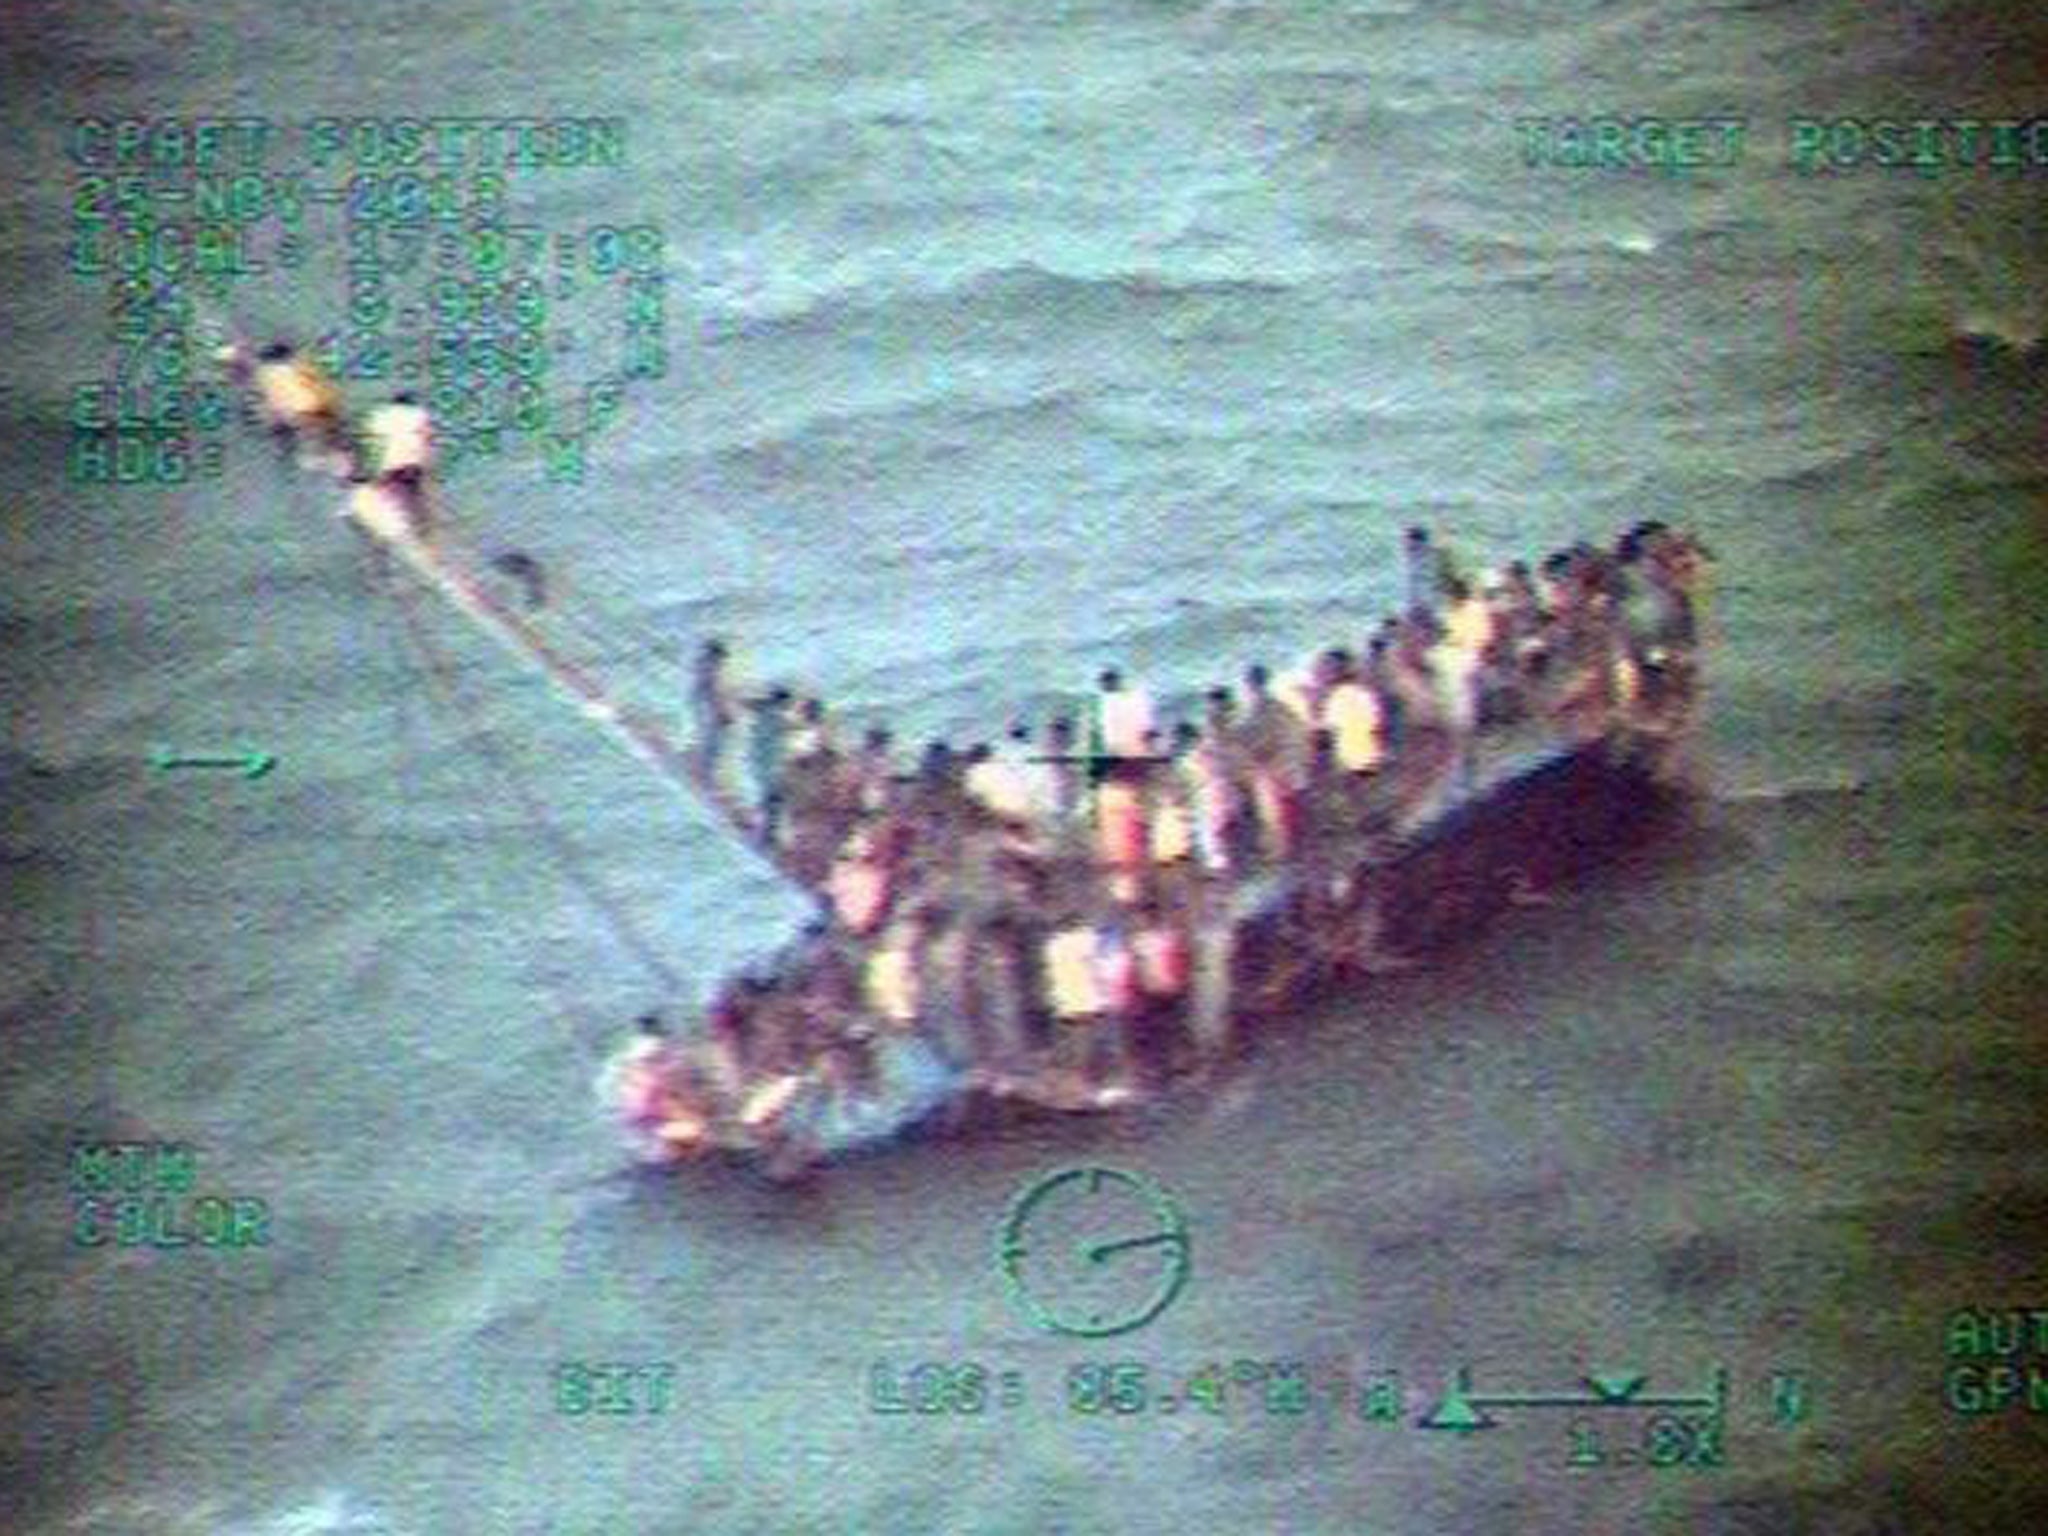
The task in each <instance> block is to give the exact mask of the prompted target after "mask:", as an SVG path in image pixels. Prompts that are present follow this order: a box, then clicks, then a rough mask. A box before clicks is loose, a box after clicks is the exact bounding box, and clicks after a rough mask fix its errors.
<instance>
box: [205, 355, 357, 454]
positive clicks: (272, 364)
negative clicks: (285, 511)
mask: <svg viewBox="0 0 2048 1536" xmlns="http://www.w3.org/2000/svg"><path fill="white" fill-rule="evenodd" d="M230 371H231V372H232V371H233V368H232V364H231V368H230ZM250 382H251V383H252V384H253V385H254V386H255V390H256V398H257V404H258V407H259V409H260V410H261V412H262V415H263V419H264V421H265V422H266V423H267V424H268V426H269V427H270V430H271V433H272V435H273V436H275V437H276V438H277V440H278V441H279V443H280V444H281V445H285V446H295V447H296V448H297V449H298V451H299V460H300V462H301V463H302V464H305V465H307V466H308V467H309V468H323V469H326V470H328V471H329V472H330V473H332V474H336V475H345V474H347V473H348V472H349V471H350V469H351V468H352V467H353V458H354V455H353V454H352V453H351V451H350V447H349V441H348V433H347V431H346V429H345V428H344V426H343V424H342V416H343V412H342V399H341V390H340V388H339V386H337V385H336V384H335V382H334V380H333V379H331V378H329V377H328V376H327V374H326V372H325V371H324V370H323V369H322V368H321V367H320V365H319V364H318V363H316V362H314V361H313V359H312V358H310V357H308V356H306V355H305V354H304V353H303V352H300V351H298V350H297V349H296V348H294V347H293V346H292V345H291V343H290V342H286V341H274V342H272V343H270V345H269V346H267V347H265V348H264V349H263V350H262V351H261V352H259V353H257V355H256V362H255V365H254V367H253V368H252V369H251V370H250Z"/></svg>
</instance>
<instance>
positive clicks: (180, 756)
mask: <svg viewBox="0 0 2048 1536" xmlns="http://www.w3.org/2000/svg"><path fill="white" fill-rule="evenodd" d="M149 762H150V766H151V767H152V768H157V769H160V770H162V771H163V772H165V773H169V772H171V771H172V770H173V769H177V768H215V769H233V770H236V771H239V772H240V773H241V775H242V777H243V778H245V779H260V778H262V777H263V775H265V774H266V773H268V772H270V770H271V769H273V768H275V767H276V766H277V759H276V758H275V757H273V756H272V755H271V754H270V753H268V752H257V751H253V750H251V751H247V752H231V753H223V752H213V753H208V752H173V751H172V750H171V749H170V748H169V747H158V748H157V749H156V750H155V751H153V752H151V753H150V754H149Z"/></svg>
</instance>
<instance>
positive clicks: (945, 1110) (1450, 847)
mask: <svg viewBox="0 0 2048 1536" xmlns="http://www.w3.org/2000/svg"><path fill="white" fill-rule="evenodd" d="M1681 799H1682V791H1681V790H1680V789H1679V788H1678V787H1677V786H1676V785H1675V784H1674V783H1672V782H1671V781H1670V780H1669V779H1667V778H1666V777H1665V776H1664V775H1663V774H1662V773H1661V772H1660V771H1659V768H1658V766H1657V763H1656V761H1655V758H1654V755H1648V754H1644V753H1641V752H1636V751H1630V750H1624V749H1622V748H1620V747H1617V746H1615V745H1613V744H1611V743H1609V742H1606V741H1600V742H1593V743H1588V744H1586V745H1583V746H1579V747H1574V748H1569V749H1560V750H1553V751H1550V752H1546V753H1539V754H1535V755H1532V756H1531V757H1529V758H1528V759H1526V760H1524V762H1523V763H1521V764H1519V765H1516V766H1514V767H1510V768H1506V769H1503V770H1502V771H1501V773H1500V775H1499V776H1498V777H1496V778H1494V779H1492V780H1491V782H1489V783H1487V784H1486V785H1485V786H1484V787H1483V788H1481V789H1480V790H1479V791H1477V792H1476V793H1474V794H1472V795H1471V796H1470V797H1469V798H1466V799H1464V800H1463V801H1461V802H1460V803H1458V804H1457V805H1455V806H1453V807H1451V808H1449V809H1446V810H1443V811H1441V812H1439V813H1438V814H1436V815H1434V816H1432V817H1430V818H1429V819H1428V820H1426V821H1424V822H1422V823H1420V824H1418V825H1417V826H1415V827H1414V828H1412V829H1411V831H1410V833H1409V834H1408V835H1407V836H1406V837H1405V838H1402V839H1400V840H1399V841H1397V842H1395V843H1393V844H1392V845H1391V846H1390V847H1388V848H1386V849H1384V850H1383V851H1382V856H1381V857H1379V858H1377V859H1374V860H1370V861H1367V862H1364V863H1362V864H1360V865H1358V866H1357V867H1355V868H1353V869H1351V870H1349V871H1345V872H1343V873H1341V874H1340V875H1338V876H1337V877H1336V878H1335V879H1333V878H1332V876H1331V874H1330V872H1329V871H1328V870H1327V869H1325V870H1323V871H1322V872H1320V873H1311V872H1310V871H1309V870H1306V869H1299V870H1298V869H1294V868H1289V869H1288V870H1286V871H1283V872H1281V873H1279V874H1277V875H1275V876H1272V877H1269V878H1268V879H1267V880H1265V881H1264V882H1263V883H1262V884H1261V885H1260V886H1259V887H1258V888H1256V889H1254V890H1247V891H1243V892H1240V893H1238V899H1237V901H1236V902H1235V904H1234V912H1233V913H1232V914H1231V915H1228V916H1223V917H1220V918H1219V919H1218V921H1220V922H1221V923H1222V924H1223V926H1224V927H1225V928H1227V930H1228V932H1229V935H1230V939H1229V943H1230V949H1229V952H1228V953H1229V962H1228V964H1229V997H1230V999H1231V1002H1230V1007H1229V1009H1228V1013H1229V1015H1230V1019H1231V1025H1232V1027H1231V1029H1230V1034H1231V1035H1232V1036H1233V1037H1234V1038H1235V1039H1237V1040H1247V1039H1251V1038H1254V1037H1255V1036H1256V1037H1263V1036H1265V1035H1267V1034H1269V1033H1270V1029H1268V1028H1267V1027H1265V1026H1266V1025H1268V1024H1269V1023H1270V1021H1271V1020H1272V1018H1273V1017H1274V1015H1276V1014H1278V1013H1281V1012H1284V1011H1286V1010H1288V1009H1289V1008H1292V1007H1295V1006H1298V1005H1300V1004H1302V1003H1304V1002H1306V1001H1307V1000H1308V999H1310V998H1311V997H1315V996H1321V995H1327V994H1328V993H1329V992H1331V991H1332V990H1333V989H1336V988H1339V987H1346V986H1349V987H1365V986H1369V985H1370V984H1371V975H1370V973H1371V972H1372V971H1374V970H1375V969H1380V968H1384V967H1386V966H1388V965H1407V964H1412V963H1416V962H1419V961H1422V960H1425V959H1427V958H1429V957H1430V956H1432V955H1436V954H1439V953H1441V952H1443V951H1445V950H1447V949H1450V948H1452V947H1455V946H1457V945H1461V944H1463V943H1465V942H1467V941H1469V940H1470V939H1471V938H1472V937H1474V936H1475V935H1476V933H1477V932H1478V931H1479V930H1480V929H1481V928H1483V927H1484V926H1485V925H1486V924H1487V923H1488V922H1490V921H1491V920H1493V919H1494V918H1496V917H1498V916H1500V915H1501V914H1502V913H1503V912H1504V911H1505V910H1506V909H1508V908H1510V907H1512V906H1515V905H1518V904H1522V903H1525V902H1526V901H1528V900H1530V899H1532V898H1534V899H1540V897H1541V894H1542V893H1543V892H1545V891H1547V890H1549V889H1551V888H1553V887H1556V886H1559V885H1563V884H1565V883H1568V882H1570V881H1572V880H1574V879H1575V878H1578V877H1580V876H1582V875H1584V874H1586V873H1587V872H1589V871H1590V870H1591V869H1593V868H1594V867H1596V866H1598V865H1601V864H1603V863H1606V862H1609V861H1611V860H1613V859H1614V858H1616V857H1617V856H1619V855H1620V854H1621V853H1623V852H1624V851H1626V850H1627V849H1628V848H1630V847H1632V846H1634V845H1637V844H1639V843H1641V842H1642V841H1643V840H1644V839H1646V838H1647V837H1649V836H1651V835H1652V834H1653V833H1654V832H1655V831H1656V829H1657V828H1658V826H1659V825H1660V824H1662V823H1664V822H1665V821H1667V820H1668V818H1669V817H1670V815H1671V813H1672V812H1673V811H1674V809H1675V808H1676V807H1677V805H1678V804H1679V803H1680V801H1681ZM819 942H821V943H822V942H829V941H825V940H821V941H819ZM807 964H808V960H807V956H806V952H805V950H803V949H801V948H800V949H798V950H797V951H795V952H793V953H792V954H790V955H789V957H788V962H787V967H788V968H787V972H786V976H787V977H789V978H794V977H797V976H800V975H801V974H802V973H803V971H804V970H805V969H806V968H807ZM1252 1024H1258V1025H1259V1026H1260V1027H1259V1028H1258V1029H1256V1030H1252V1029H1249V1028H1247V1026H1249V1025H1252ZM1148 1032H1149V1033H1151V1034H1153V1035H1154V1036H1158V1035H1160V1034H1162V1033H1163V1034H1164V1035H1166V1036H1167V1037H1169V1038H1171V1037H1174V1036H1178V1037H1179V1038H1180V1039H1182V1040H1183V1041H1185V1039H1186V1037H1187V1020H1186V1019H1185V1018H1178V1019H1167V1020H1163V1021H1162V1020H1157V1019H1155V1020H1152V1021H1151V1023H1150V1029H1149V1031H1148ZM880 1049H881V1050H882V1051H883V1052H884V1054H885V1058H886V1059H885V1069H884V1071H883V1073H882V1081H883V1089H882V1091H881V1092H880V1093H879V1094H870V1095H867V1096H864V1097H863V1098H862V1100H861V1101H860V1102H859V1103H858V1104H857V1105H855V1104H847V1103H843V1102H840V1101H835V1100H833V1099H832V1098H831V1097H830V1096H829V1095H827V1094H825V1093H823V1092H822V1091H818V1092H813V1093H810V1094H807V1095H806V1096H805V1099H804V1100H803V1101H802V1102H801V1103H800V1104H799V1105H798V1107H797V1108H796V1109H795V1110H794V1111H793V1112H792V1114H791V1116H790V1117H789V1119H788V1120H787V1121H786V1122H785V1123H781V1124H778V1125H777V1126H776V1127H774V1128H773V1130H772V1131H764V1133H763V1135H762V1137H761V1139H760V1141H759V1143H758V1144H752V1143H742V1144H740V1145H738V1146H734V1145H731V1144H730V1143H729V1144H728V1146H727V1150H728V1151H729V1152H735V1153H737V1154H738V1155H740V1156H741V1157H742V1158H743V1159H746V1160H750V1161H754V1160H758V1161H760V1162H762V1163H764V1164H765V1165H766V1166H767V1167H768V1168H769V1169H770V1170H771V1171H775V1172H778V1173H785V1174H786V1173H789V1172H792V1171H795V1170H798V1169H800V1168H802V1167H805V1166H809V1165H812V1164H815V1163H819V1162H827V1161H832V1160H836V1159H839V1158H842V1157H846V1156H850V1155H853V1154H856V1153H860V1152H863V1151H867V1150H871V1149H874V1148H877V1147H880V1146H883V1145H887V1144H891V1143H894V1142H897V1141H900V1140H902V1139H904V1138H905V1137H907V1136H909V1135H910V1134H911V1133H912V1132H914V1131H916V1130H918V1129H920V1128H928V1127H929V1126H931V1125H932V1124H934V1123H939V1124H987V1123H989V1122H990V1120H991V1117H994V1118H1005V1117H1008V1116H1011V1115H1014V1114H1018V1113H1031V1112H1034V1111H1077V1110H1088V1109H1099V1108H1102V1107H1105V1106H1102V1105H1100V1104H1099V1103H1097V1102H1096V1101H1095V1099H1094V1097H1093V1096H1092V1094H1091V1093H1089V1092H1087V1091H1085V1088H1084V1085H1081V1084H1079V1083H1077V1082H1073V1081H1066V1080H1062V1079H1060V1078H1058V1077H1055V1076H1048V1077H1047V1078H1045V1079H1044V1080H1042V1081H1038V1082H1033V1083H1029V1084H1023V1085H1018V1084H1012V1085H1009V1088H1008V1090H1007V1091H1006V1092H1004V1093H1002V1094H1001V1095H1000V1096H996V1095H993V1094H991V1093H990V1092H988V1091H987V1089H986V1087H985V1086H984V1085H983V1084H982V1083H980V1082H979V1081H978V1080H977V1079H976V1078H975V1077H974V1076H973V1075H972V1074H970V1073H968V1072H966V1071H963V1070H960V1069H959V1068H957V1067H955V1066H953V1065H951V1064H949V1063H947V1062H945V1061H944V1059H943V1058H942V1057H940V1056H939V1055H938V1053H937V1052H935V1051H934V1050H932V1049H931V1048H930V1047H929V1046H928V1045H927V1044H926V1043H925V1042H924V1041H923V1040H921V1039H919V1038H917V1037H914V1036H900V1037H891V1038H888V1039H885V1040H884V1041H882V1042H880Z"/></svg>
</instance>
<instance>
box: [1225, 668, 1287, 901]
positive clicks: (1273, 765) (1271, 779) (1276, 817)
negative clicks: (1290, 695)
mask: <svg viewBox="0 0 2048 1536" xmlns="http://www.w3.org/2000/svg"><path fill="white" fill-rule="evenodd" d="M1244 684H1245V703H1244V710H1243V715H1242V723H1241V724H1240V725H1239V726H1238V729H1237V748H1238V753H1237V755H1238V759H1239V761H1240V762H1241V763H1242V764H1243V766H1244V770H1245V772H1246V775H1247V777H1248V779H1249V785H1250V790H1251V801H1252V808H1253V811H1254V812H1255V814H1256V815H1257V818H1258V824H1259V834H1260V851H1261V852H1262V854H1263V855H1264V856H1265V858H1266V859H1267V860H1269V861H1270V862H1273V863H1284V862H1285V861H1286V859H1287V857H1288V855H1289V854H1290V853H1291V852H1292V851H1293V848H1294V791H1295V787H1296V785H1297V784H1298V783H1299V782H1300V765H1301V743H1300V736H1301V727H1300V722H1299V721H1297V720H1296V719H1295V718H1294V716H1293V715H1292V714H1291V713H1289V711H1288V708H1287V706H1286V705H1285V704H1282V703H1281V702H1280V701H1279V700H1278V699H1277V698H1275V697H1274V696H1273V691H1272V677H1271V674H1270V673H1268V672H1267V670H1266V668H1265V667H1264V666H1263V665H1262V664H1260V663H1258V662H1254V663H1253V664H1252V665H1251V666H1249V667H1247V668H1246V669H1245V674H1244Z"/></svg>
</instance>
